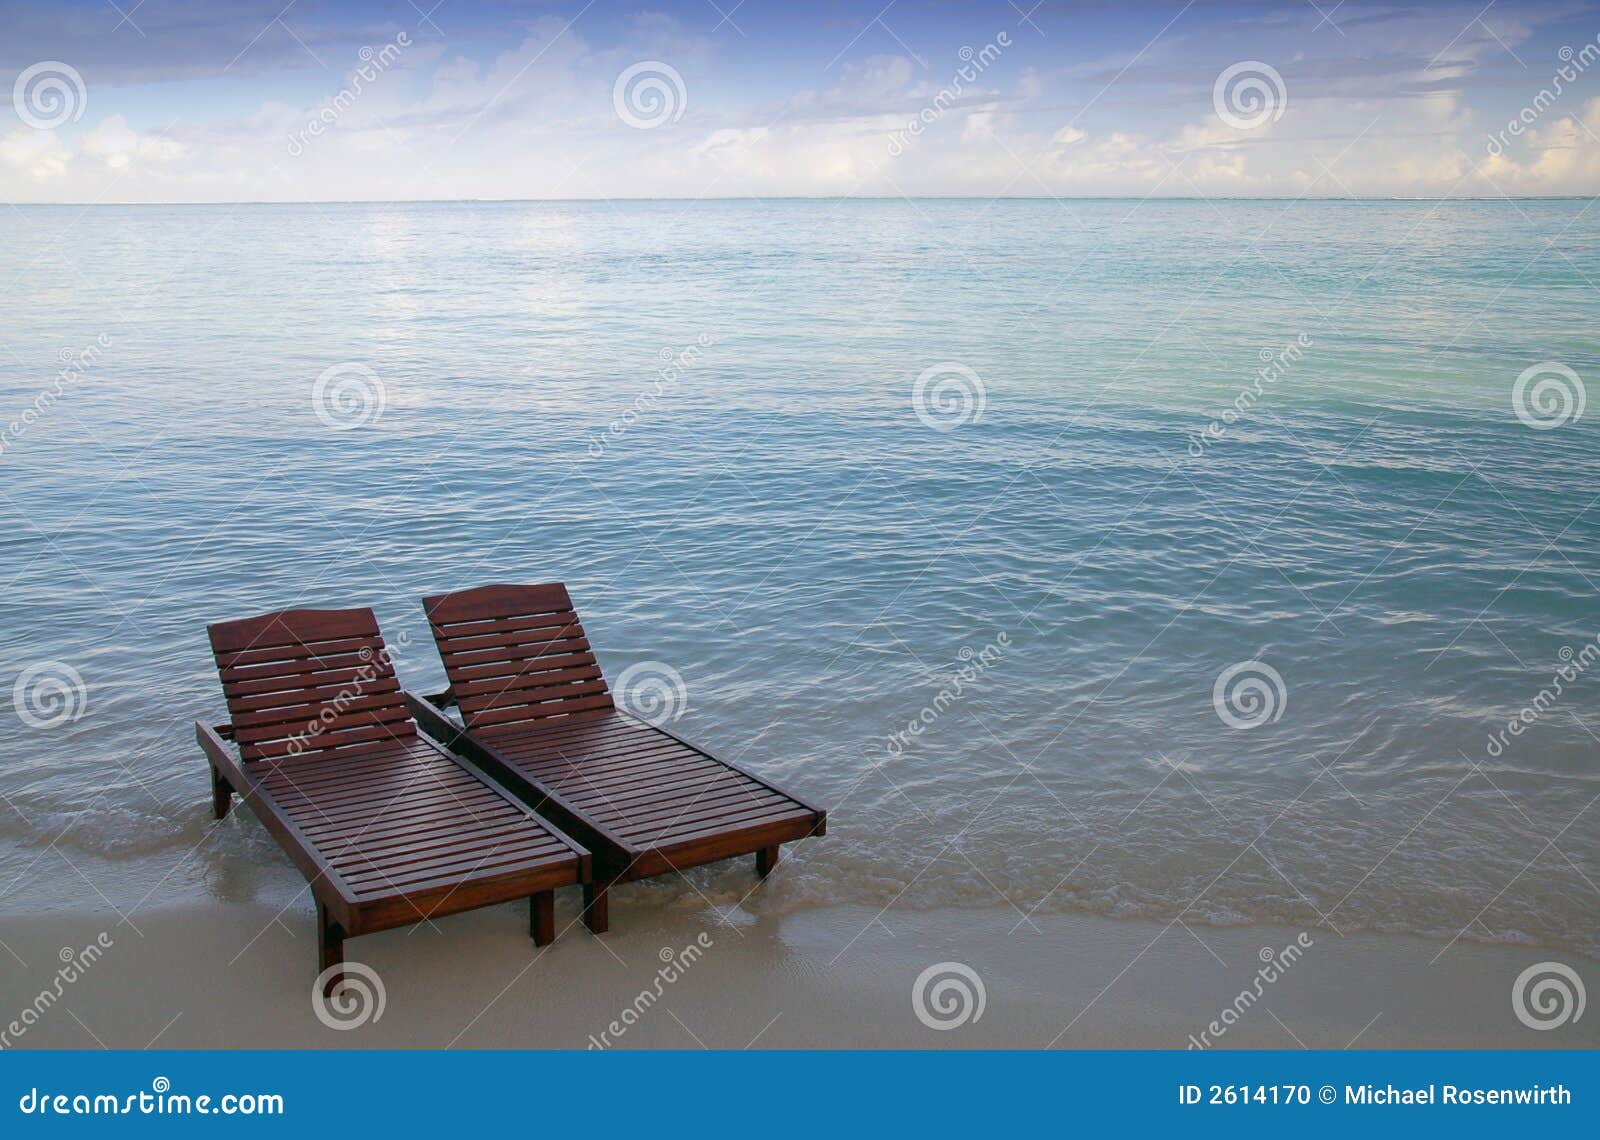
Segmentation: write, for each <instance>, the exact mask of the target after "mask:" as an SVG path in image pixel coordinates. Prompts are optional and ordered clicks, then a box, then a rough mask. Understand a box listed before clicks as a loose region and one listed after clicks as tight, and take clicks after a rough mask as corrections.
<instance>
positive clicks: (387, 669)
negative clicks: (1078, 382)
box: [206, 609, 417, 760]
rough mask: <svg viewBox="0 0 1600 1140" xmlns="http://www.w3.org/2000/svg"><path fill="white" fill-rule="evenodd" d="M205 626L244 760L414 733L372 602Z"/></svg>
mask: <svg viewBox="0 0 1600 1140" xmlns="http://www.w3.org/2000/svg"><path fill="white" fill-rule="evenodd" d="M206 631H207V632H208V633H209V634H210V635H211V652H212V654H213V655H214V656H215V657H216V660H217V669H218V670H219V671H220V672H221V674H222V692H223V695H224V696H225V697H226V698H227V701H228V714H229V716H230V717H231V718H232V720H233V732H234V739H235V740H236V741H237V742H238V744H239V755H240V758H241V759H244V760H267V759H274V758H281V757H287V756H301V755H308V754H322V753H330V752H334V751H335V750H337V749H340V748H346V747H348V746H350V745H353V744H365V743H369V742H372V741H381V740H395V739H405V738H407V737H412V736H415V735H416V732H417V726H416V723H415V722H414V721H413V720H412V719H411V714H410V713H409V712H408V711H407V709H406V704H405V699H404V698H403V697H402V696H401V693H400V681H399V680H398V678H396V677H395V672H394V665H393V663H392V662H391V661H390V660H389V653H388V650H387V649H385V648H384V644H383V637H382V635H381V634H380V633H379V632H378V619H377V618H376V617H375V616H373V613H372V611H371V610H368V609H356V610H281V611H279V612H278V613H272V614H263V615H262V616H261V617H257V618H245V619H244V620H242V621H224V622H218V623H216V624H215V625H212V626H207V627H206Z"/></svg>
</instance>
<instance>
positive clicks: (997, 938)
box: [0, 891, 1600, 1049]
mask: <svg viewBox="0 0 1600 1140" xmlns="http://www.w3.org/2000/svg"><path fill="white" fill-rule="evenodd" d="M577 912H578V900H577V897H576V892H575V891H563V892H560V893H559V894H558V901H557V929H558V938H557V940H556V942H555V943H554V944H553V945H552V946H549V947H547V948H545V949H544V950H542V951H541V950H536V949H535V947H534V946H533V944H532V943H531V941H529V939H528V937H527V914H526V911H525V909H524V908H523V907H521V906H500V907H493V908H489V909H486V910H481V911H475V912H471V913H468V914H464V915H456V916H452V917H450V918H448V919H443V920H441V921H439V922H438V923H435V924H422V925H420V926H416V927H407V928H401V929H398V930H391V931H385V932H383V933H380V934H376V935H368V936H364V937H360V938H355V939H351V940H350V941H349V942H348V943H346V959H347V963H361V964H363V965H365V966H368V967H370V968H371V969H372V970H373V971H375V973H376V977H377V979H378V980H379V984H381V988H382V991H383V1001H382V1006H381V1014H380V1015H379V1016H378V1017H377V1018H376V1019H371V1020H367V1021H366V1023H365V1024H362V1025H360V1026H359V1027H357V1028H353V1029H348V1030H339V1029H333V1028H329V1027H328V1026H326V1025H324V1024H323V1023H322V1022H321V1021H319V1020H318V1018H317V1016H316V1014H315V1011H314V1010H313V1008H312V1001H311V990H312V983H313V979H314V977H315V975H316V970H315V966H314V962H315V953H314V948H315V936H314V933H313V926H312V920H311V915H310V908H309V906H308V905H304V903H303V902H302V903H300V904H296V905H295V906H293V907H291V908H288V909H286V910H284V911H282V912H279V911H278V910H276V909H274V908H268V907H262V906H257V905H248V904H214V905H205V906H195V905H184V906H175V907H161V908H152V909H150V910H146V911H141V912H138V913H137V914H135V915H132V916H131V923H124V922H122V921H121V920H119V919H117V917H116V915H115V914H108V915H107V916H104V917H102V916H101V915H98V914H86V913H82V912H61V913H54V914H29V915H16V916H0V941H3V943H4V946H5V948H6V949H9V950H10V952H11V953H10V954H8V955H6V957H7V958H8V960H9V961H10V966H9V968H8V969H7V970H6V971H5V972H4V974H3V975H0V977H3V978H4V983H3V985H0V996H3V1001H0V1030H4V1029H6V1024H7V1023H8V1022H15V1021H16V1020H17V1018H18V1017H19V1016H20V1015H21V1012H22V1010H23V1009H24V1008H25V1007H28V1006H30V1005H32V1004H33V1003H35V1002H36V1000H37V999H38V997H39V995H40V994H41V992H42V991H46V990H49V991H51V992H54V991H55V990H57V989H59V991H60V996H59V998H52V999H51V1000H49V1001H47V1002H46V1003H45V1008H43V1009H42V1010H41V1011H39V1012H37V1013H36V1014H35V1016H34V1023H33V1024H31V1025H28V1026H23V1027H22V1028H23V1032H22V1034H21V1035H20V1036H15V1035H10V1034H9V1033H8V1036H7V1037H6V1039H5V1040H3V1041H0V1046H4V1047H6V1048H61V1049H71V1048H100V1047H105V1048H113V1049H116V1048H131V1049H142V1048H146V1047H153V1048H165V1049H173V1048H301V1047H309V1048H363V1049H365V1048H376V1049H392V1048H426V1049H437V1048H466V1049H482V1048H578V1049H583V1048H596V1047H604V1048H613V1047H614V1048H689V1049H693V1048H701V1047H705V1048H730V1049H742V1048H748V1047H755V1048H851V1047H860V1048H1041V1047H1053V1048H1180V1049H1181V1048H1192V1047H1195V1046H1196V1045H1200V1044H1204V1045H1205V1046H1207V1047H1216V1048H1264V1049H1277V1048H1290V1049H1294V1048H1301V1047H1307V1048H1331V1049H1342V1048H1346V1047H1355V1048H1428V1047H1445V1048H1596V1047H1600V1018H1596V1017H1590V1018H1580V1019H1579V1020H1578V1021H1575V1022H1569V1023H1567V1024H1564V1025H1561V1026H1559V1027H1557V1028H1554V1029H1551V1030H1547V1031H1537V1030H1534V1029H1531V1028H1528V1027H1526V1026H1525V1025H1524V1024H1522V1023H1520V1022H1519V1020H1518V1019H1517V1017H1516V1015H1515V1013H1514V1012H1513V1009H1512V1003H1511V992H1512V987H1513V984H1514V982H1515V980H1516V979H1517V978H1518V976H1519V974H1521V972H1522V971H1523V970H1525V969H1526V968H1528V967H1529V966H1532V965H1534V964H1536V963H1539V962H1543V961H1547V960H1550V959H1551V958H1552V957H1553V958H1555V960H1558V961H1560V960H1563V956H1562V955H1559V954H1555V955H1552V953H1551V952H1550V951H1546V950H1541V949H1539V948H1537V947H1519V946H1509V945H1489V944H1482V943H1469V942H1465V941H1460V942H1457V943H1456V944H1454V945H1453V946H1447V945H1446V944H1445V943H1443V942H1439V941H1433V940H1428V939H1422V938H1416V937H1412V936H1408V935H1395V934H1374V933H1362V934H1351V935H1349V936H1346V937H1340V936H1339V935H1337V934H1334V933H1333V932H1331V931H1323V930H1310V931H1302V930H1298V929H1295V928H1292V927H1284V926H1239V927H1191V926H1188V925H1185V924H1183V923H1181V922H1173V923H1161V922H1154V921H1149V920H1144V919H1116V918H1106V917H1101V916H1095V915H1088V914H1080V915H1070V916H1063V915H1035V916H1033V917H1032V918H1031V919H1029V918H1024V917H1023V916H1022V915H1021V913H1020V912H1017V911H1009V910H998V909H997V910H955V909H946V910H933V911H915V912H912V911H907V912H880V911H878V910H877V908H872V907H856V906H836V907H825V908H819V909H812V910H803V911H796V912H791V913H787V914H781V915H753V914H751V913H749V912H747V911H744V910H740V909H738V908H733V909H731V910H730V911H728V912H726V916H725V917H724V918H722V919H721V920H720V921H719V912H717V911H715V910H712V909H710V908H708V907H706V906H704V905H701V904H696V905H692V906H673V907H666V908H655V907H637V906H628V905H626V903H625V902H620V901H619V904H618V905H617V906H616V907H615V913H614V915H613V927H612V931H611V933H609V934H607V935H605V936H604V937H602V938H598V939H597V938H595V937H593V936H591V935H590V934H588V932H587V931H585V930H584V929H583V927H582V926H581V925H580V924H579V923H578V922H577ZM108 920H109V921H108ZM102 936H103V940H102ZM97 942H98V945H100V946H102V947H104V948H103V950H102V951H101V952H100V953H99V954H98V955H96V956H93V957H92V960H91V961H90V962H89V963H88V964H83V963H82V962H81V961H77V962H76V964H77V965H81V966H82V968H81V969H79V970H77V971H76V972H75V976H74V978H73V979H72V980H70V981H68V982H66V983H64V984H58V979H59V977H60V975H61V974H62V973H65V972H67V967H66V966H65V965H63V963H64V962H66V957H64V956H66V955H76V956H77V958H78V959H81V957H82V948H85V947H90V946H94V945H96V944H97ZM106 942H109V945H106ZM1269 957H1270V958H1271V961H1268V958H1269ZM1566 957H1567V958H1568V959H1570V962H1571V964H1574V965H1575V966H1576V968H1577V970H1578V972H1579V974H1580V975H1582V974H1589V975H1591V976H1593V975H1594V973H1595V971H1594V970H1593V968H1592V964H1591V960H1589V959H1586V958H1580V957H1576V956H1570V955H1569V956H1566ZM22 963H26V965H25V966H24V965H23V964H22ZM935 966H940V967H942V968H941V969H938V970H935V969H934V967H935ZM957 967H960V968H957ZM925 971H926V972H928V974H929V976H928V978H927V979H926V981H925V982H924V991H925V993H924V1001H923V1007H922V1008H923V1010H924V1012H925V1013H926V1014H927V1019H926V1021H925V1020H923V1019H919V1017H918V1015H917V1010H916V1009H915V1008H914V1006H913V989H914V987H915V986H916V984H917V982H918V979H919V977H920V976H922V975H923V974H924V972H925ZM357 972H358V971H352V974H355V973H357ZM1268 974H1270V975H1272V976H1271V977H1270V978H1267V980H1263V976H1264V975H1268ZM974 976H975V977H976V979H977V982H976V984H974V982H973V981H972V978H973V977H974ZM979 987H981V998H980V997H979V996H978V989H979ZM1246 994H1249V995H1250V996H1249V997H1248V998H1245V997H1244V995H1246ZM371 1008H373V1007H368V1012H369V1013H370V1011H371ZM1230 1009H1231V1010H1233V1011H1234V1012H1233V1013H1232V1015H1231V1017H1230V1018H1228V1019H1225V1020H1227V1021H1228V1023H1227V1024H1223V1023H1222V1021H1220V1020H1219V1019H1221V1018H1223V1011H1225V1010H1230ZM629 1011H631V1012H629ZM940 1021H951V1022H957V1023H959V1024H955V1025H954V1026H953V1027H952V1028H948V1029H938V1028H934V1027H932V1026H933V1024H937V1023H939V1022H940ZM930 1023H932V1024H930ZM1208 1027H1209V1028H1208ZM1219 1028H1220V1030H1221V1031H1220V1032H1219V1033H1212V1032H1210V1030H1211V1029H1219Z"/></svg>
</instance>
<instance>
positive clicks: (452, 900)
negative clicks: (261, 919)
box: [195, 609, 589, 994]
mask: <svg viewBox="0 0 1600 1140" xmlns="http://www.w3.org/2000/svg"><path fill="white" fill-rule="evenodd" d="M209 632H210V634H211V648H212V651H213V653H214V654H215V656H216V661H217V668H218V669H219V670H220V671H221V674H222V689H223V693H224V695H225V696H226V698H227V704H228V713H229V715H230V716H231V718H232V721H231V723H230V724H226V725H220V726H218V727H216V728H210V727H207V726H206V725H205V724H204V723H196V725H195V735H196V736H197V737H198V738H199V741H200V747H201V748H202V749H204V750H205V753H206V757H207V759H208V760H209V761H210V763H211V789H212V797H211V800H212V808H213V811H214V812H215V814H216V817H217V818H218V819H221V818H223V817H224V816H225V815H227V814H228V810H229V808H230V807H231V806H232V803H233V796H234V793H238V794H239V796H240V797H242V798H243V800H244V802H245V803H247V804H249V805H250V807H251V808H252V809H253V810H254V812H255V814H256V815H257V817H259V818H260V820H261V822H262V823H263V824H264V825H265V826H266V828H267V830H268V831H270V832H271V833H272V834H273V835H274V836H275V837H276V838H277V840H278V842H279V844H281V845H282V847H283V849H284V851H285V852H287V853H288V855H289V858H291V859H293V860H294V862H295V864H296V865H297V866H299V868H300V870H301V871H302V872H303V873H304V874H305V876H306V879H307V880H308V882H309V883H310V885H311V893H312V895H313V896H314V897H315V898H316V901H317V944H318V950H319V954H320V959H321V967H320V968H321V969H322V970H328V969H329V968H330V967H333V966H336V965H339V964H341V963H343V961H344V951H343V943H344V939H345V938H346V937H349V936H354V935H357V934H367V933H370V932H372V931H377V930H386V929H388V928H390V927H394V926H404V925H407V924H408V923H413V922H422V921H424V920H426V919H433V918H438V917H440V916H442V915H446V914H454V913H456V912H459V911H464V910H471V909H473V908H475V907H480V906H488V905H490V904H491V903H499V902H506V901H509V900H514V899H523V898H526V899H529V900H531V901H530V908H531V913H530V917H529V931H530V933H531V934H532V936H533V940H534V942H535V944H537V945H541V946H542V945H544V944H546V943H548V942H550V941H551V940H552V939H554V937H555V907H554V898H553V891H554V890H555V888H556V887H563V886H567V885H569V884H572V883H578V882H586V881H588V878H589V853H588V852H587V851H585V850H584V849H583V848H582V847H581V846H579V845H578V844H576V843H574V842H573V841H572V840H571V839H569V838H567V836H566V835H564V834H563V833H562V832H560V831H558V830H556V828H555V827H553V826H552V825H551V824H549V823H547V822H546V821H545V820H543V819H540V818H539V816H537V815H536V814H534V813H533V812H532V811H530V810H529V809H528V808H527V807H526V806H525V805H523V804H522V803H520V802H519V801H518V800H517V799H515V798H514V797H513V796H511V795H510V794H509V793H507V792H506V790H505V789H504V788H501V787H499V786H498V785H496V784H495V783H494V781H493V780H490V779H488V778H487V777H485V776H484V775H483V774H482V773H481V772H479V771H477V770H475V769H474V768H472V767H470V766H469V765H466V764H463V763H461V762H460V761H459V760H458V759H456V758H455V757H454V756H452V755H450V753H448V752H447V751H445V750H444V749H442V748H440V747H439V746H438V745H436V744H435V743H434V742H433V741H431V740H429V739H427V738H425V737H423V736H422V735H420V734H419V733H418V732H417V726H416V723H415V722H414V721H413V720H412V719H411V715H410V714H409V712H407V709H406V703H405V699H404V695H403V694H402V692H401V690H400V683H399V681H398V680H397V679H396V678H395V672H394V667H393V664H392V663H391V662H390V660H389V654H388V651H387V650H386V649H385V648H384V643H383V638H382V637H381V636H380V635H379V632H378V623H377V619H376V618H374V617H373V614H372V611H371V610H367V609H356V610H284V611H283V612H281V613H273V614H266V615H264V616H262V617H258V618H250V619H247V620H244V621H229V622H220V623H218V624H216V625H213V626H210V627H209ZM225 739H231V740H233V741H234V742H235V743H236V744H237V745H238V754H237V756H236V755H235V754H234V753H233V751H232V750H231V749H229V748H228V746H227V745H226V744H225V743H224V740H225ZM341 979H342V974H341V973H340V972H339V971H334V972H333V973H331V974H330V975H329V977H328V979H327V982H326V987H325V988H326V991H327V992H328V993H330V994H331V993H332V992H333V990H334V989H335V988H336V987H337V985H338V983H339V982H340V980H341Z"/></svg>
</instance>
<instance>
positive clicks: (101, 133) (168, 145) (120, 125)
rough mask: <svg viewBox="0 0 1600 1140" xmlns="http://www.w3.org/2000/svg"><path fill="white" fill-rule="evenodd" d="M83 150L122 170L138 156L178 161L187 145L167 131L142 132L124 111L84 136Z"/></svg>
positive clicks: (138, 157) (114, 168)
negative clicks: (155, 133) (160, 133)
mask: <svg viewBox="0 0 1600 1140" xmlns="http://www.w3.org/2000/svg"><path fill="white" fill-rule="evenodd" d="M83 153H84V154H86V155H88V156H90V157H91V158H98V159H101V160H103V161H104V162H105V164H106V165H107V166H109V167H110V168H111V169H112V170H122V169H123V168H124V167H126V166H128V165H129V164H130V163H132V162H133V161H135V160H138V161H140V162H175V161H177V160H178V159H180V158H182V157H183V154H184V147H183V144H182V143H180V142H177V141H176V140H174V139H169V138H166V137H165V136H163V135H141V134H139V133H138V132H137V131H135V130H133V129H132V128H131V127H129V126H128V120H127V119H126V118H124V117H123V116H122V115H112V116H111V117H110V118H108V119H102V120H101V121H100V125H99V126H97V127H95V128H94V130H92V131H89V132H88V133H87V134H85V135H84V136H83Z"/></svg>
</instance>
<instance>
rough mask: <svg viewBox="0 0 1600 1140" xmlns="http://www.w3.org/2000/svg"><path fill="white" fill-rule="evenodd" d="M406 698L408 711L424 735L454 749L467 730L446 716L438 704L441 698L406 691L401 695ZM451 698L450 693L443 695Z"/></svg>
mask: <svg viewBox="0 0 1600 1140" xmlns="http://www.w3.org/2000/svg"><path fill="white" fill-rule="evenodd" d="M400 695H401V696H402V697H404V698H405V702H406V709H407V711H409V712H410V713H411V717H412V719H413V720H415V721H416V722H417V727H418V728H420V729H422V731H423V733H424V735H427V736H431V737H432V738H433V739H434V740H437V741H438V742H439V743H440V744H443V745H444V746H445V747H446V748H454V747H455V745H456V739H457V737H459V736H461V735H462V733H463V732H465V731H466V730H465V729H463V728H462V727H461V726H460V725H459V724H457V723H456V722H455V721H453V720H451V719H450V718H449V717H447V716H445V715H444V711H443V709H442V707H441V706H440V705H439V704H438V701H439V699H440V698H439V697H438V696H433V697H423V696H419V695H417V694H416V693H413V692H412V691H411V690H410V689H405V690H403V691H402V692H401V694H400ZM443 695H444V696H445V697H448V696H449V691H448V690H446V692H445V693H444V694H443Z"/></svg>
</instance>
